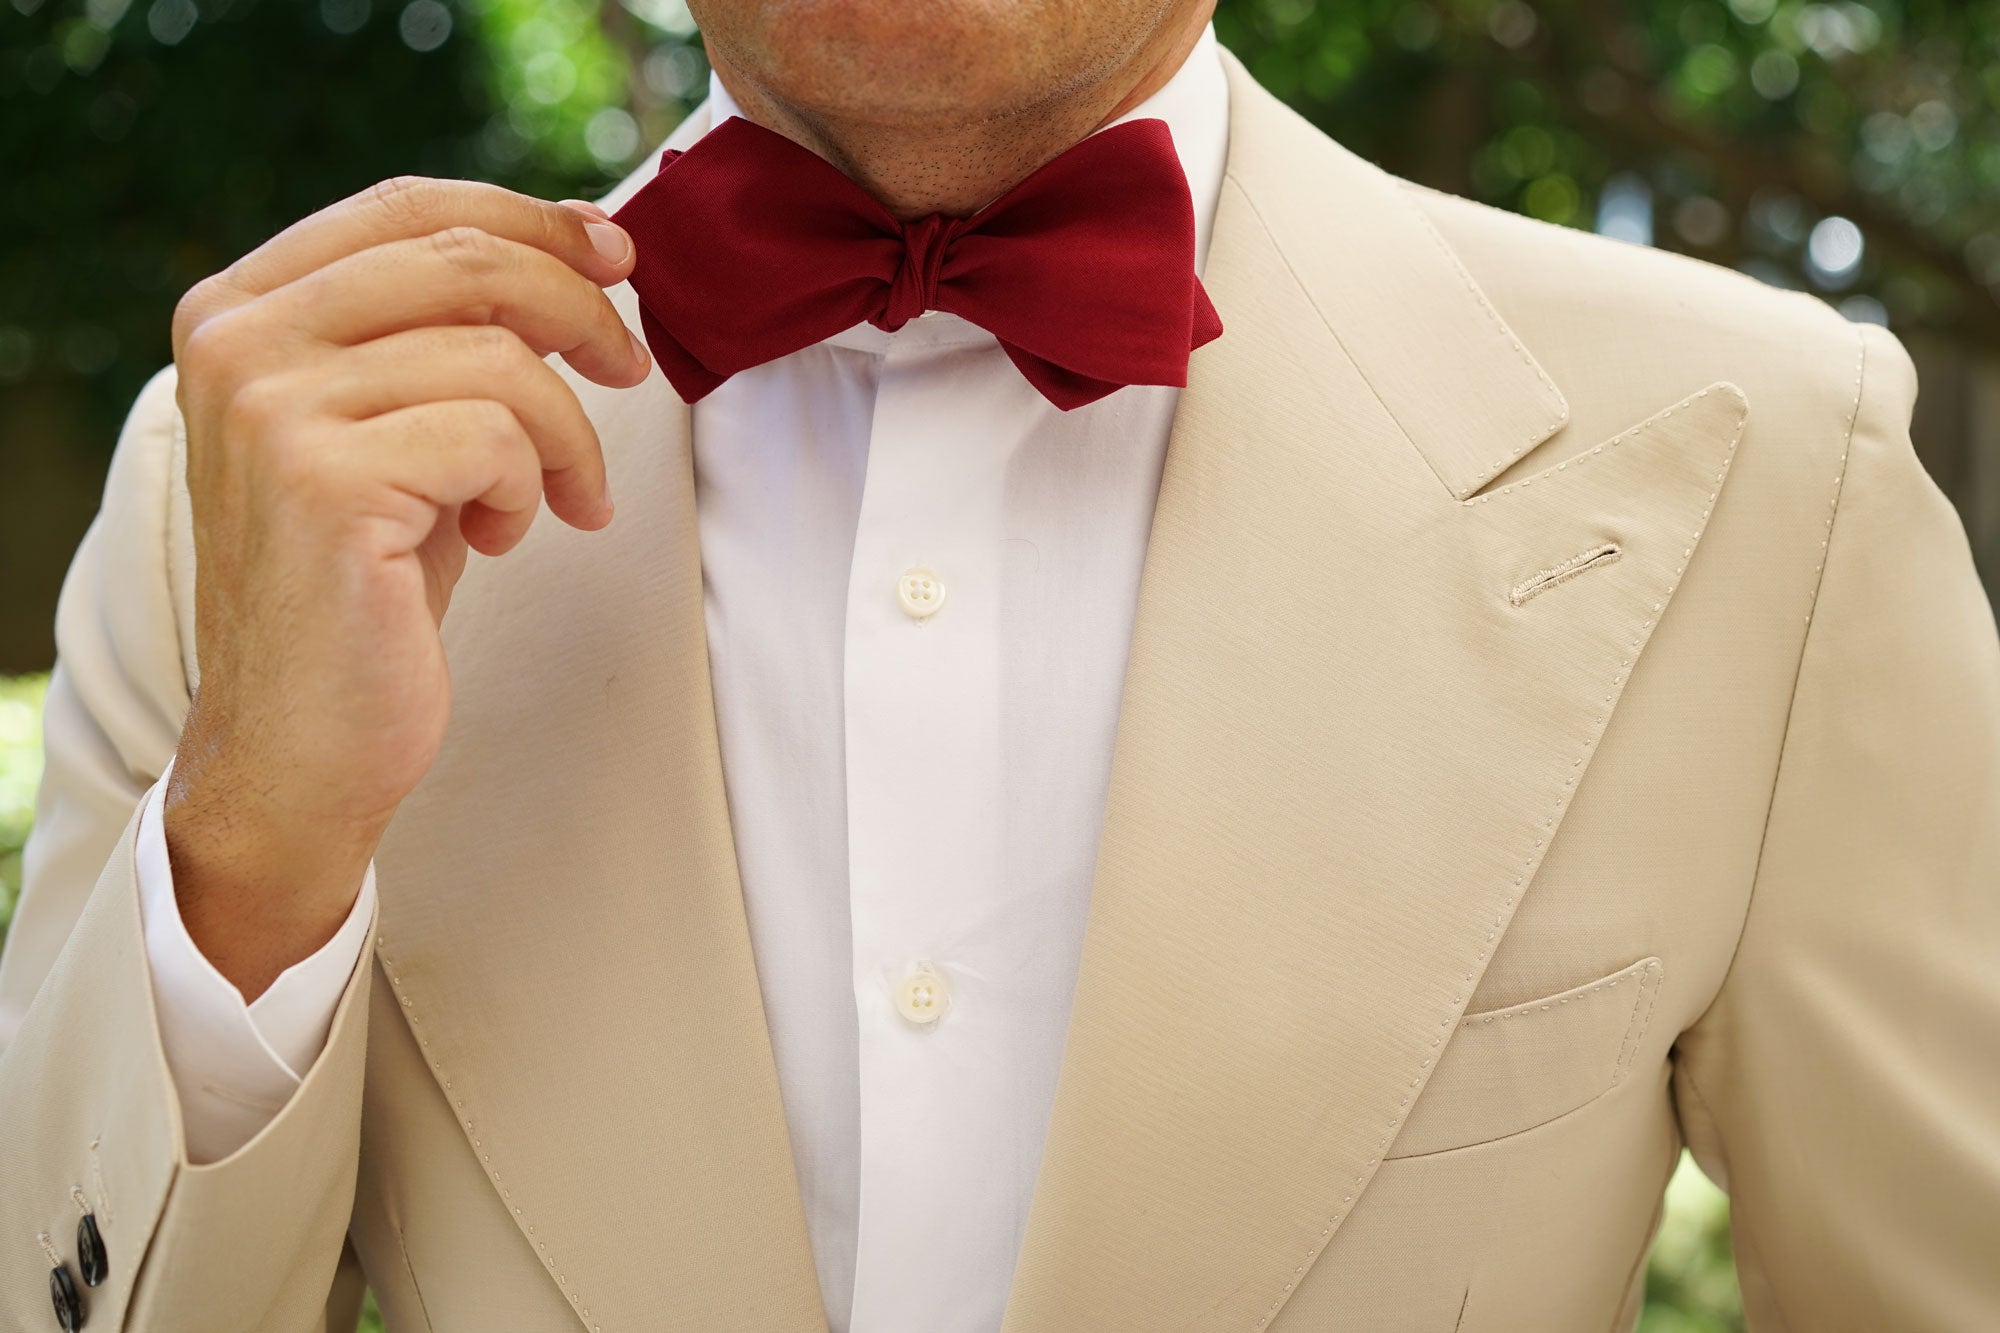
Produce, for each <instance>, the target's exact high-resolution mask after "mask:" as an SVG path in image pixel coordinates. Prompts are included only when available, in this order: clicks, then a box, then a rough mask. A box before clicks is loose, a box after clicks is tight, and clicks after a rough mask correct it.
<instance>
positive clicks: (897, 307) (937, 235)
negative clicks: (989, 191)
mask: <svg viewBox="0 0 2000 1333" xmlns="http://www.w3.org/2000/svg"><path fill="white" fill-rule="evenodd" d="M954 221H955V219H952V218H947V217H944V216H943V215H942V214H938V213H933V214H931V215H930V216H929V217H927V218H919V219H917V220H916V221H915V222H906V223H904V224H903V262H902V263H901V264H900V265H898V266H897V269H896V276H895V278H894V279H893V280H892V281H891V282H890V284H889V299H888V301H887V302H886V303H884V305H883V307H882V313H881V314H879V315H876V316H875V317H874V318H873V319H871V320H870V321H869V322H870V323H872V324H873V325H875V327H876V328H878V329H881V330H883V331H884V332H885V333H894V332H895V331H896V330H897V329H900V328H902V327H903V325H905V324H907V323H909V322H910V321H911V320H913V319H915V318H916V317H917V316H918V315H921V314H923V313H924V311H926V310H935V309H936V308H937V299H938V276H939V274H941V273H942V272H943V271H944V257H945V251H946V250H947V249H948V248H949V247H950V246H951V242H952V239H953V237H955V236H956V235H957V234H958V232H959V230H960V228H958V227H956V226H954V225H953V223H954Z"/></svg>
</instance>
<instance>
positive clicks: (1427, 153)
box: [1216, 0, 2000, 346]
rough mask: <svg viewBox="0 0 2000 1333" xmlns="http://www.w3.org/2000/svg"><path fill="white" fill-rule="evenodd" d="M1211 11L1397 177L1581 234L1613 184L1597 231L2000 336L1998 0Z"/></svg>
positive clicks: (1294, 93) (1240, 4)
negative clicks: (1826, 226)
mask: <svg viewBox="0 0 2000 1333" xmlns="http://www.w3.org/2000/svg"><path fill="white" fill-rule="evenodd" d="M1216 26H1217V31H1218V33H1219V35H1220V36H1221V37H1222V39H1223V42H1224V44H1225V45H1227V46H1229V47H1231V48H1232V49H1233V50H1235V51H1236V52H1237V53H1238V54H1239V55H1241V56H1243V57H1244V59H1245V61H1246V63H1247V64H1248V65H1249V67H1250V69H1251V71H1252V72H1253V73H1254V74H1255V75H1256V76H1257V78H1258V79H1259V81H1260V82H1262V83H1264V84H1265V85H1266V86H1267V87H1270V88H1271V89H1272V90H1273V91H1275V92H1277V93H1278V94H1279V95H1280V96H1282V97H1284V98H1286V99H1287V100H1288V101H1290V102H1291V103H1292V104H1293V105H1294V106H1296V107H1298V108H1299V109H1300V110H1302V111H1303V112H1305V113H1306V114H1307V115H1308V116H1309V117H1310V118H1311V119H1313V120H1314V121H1315V122H1316V123H1318V124H1320V125H1321V126H1322V127H1324V128H1326V129H1327V130H1328V131H1329V132H1330V133H1332V134H1333V135H1334V136H1335V137H1336V138H1338V139H1340V140H1341V141H1342V142H1344V143H1346V144H1348V145H1349V146H1350V147H1353V148H1355V149H1356V150H1357V151H1359V152H1361V153H1363V154H1364V155H1366V156H1368V157H1370V158H1372V159H1374V160H1376V161H1378V162H1380V163H1382V164H1383V165H1384V166H1386V167H1388V168H1389V169H1390V170H1391V171H1394V172H1396V173H1398V174H1400V175H1405V176H1409V177H1411V178H1412V179H1416V180H1420V181H1423V182H1424V183H1426V184H1430V185H1435V186H1437V187H1439V188H1441V189H1446V190H1450V191H1452V192H1454V193H1460V194H1467V195H1471V196H1473V197H1475V198H1479V199H1483V200H1486V201H1488V202H1491V203H1494V204H1498V205H1500V206H1502V207H1506V208H1511V209H1515V210H1517V211H1520V212H1525V213H1529V214H1532V215H1534V216H1536V217H1540V218H1543V219H1545V220H1547V221H1551V222H1558V223H1565V224H1569V225H1577V226H1592V225H1597V224H1599V223H1600V222H1601V221H1602V217H1603V207H1604V205H1605V203H1606V202H1607V201H1609V202H1610V204H1611V206H1612V214H1613V219H1614V220H1619V219H1623V220H1624V223H1623V224H1622V225H1623V227H1624V228H1625V229H1621V227H1606V228H1604V229H1605V230H1610V231H1613V232H1614V233H1616V234H1624V235H1628V237H1629V238H1630V239H1650V240H1653V241H1655V242H1657V243H1659V244H1662V245H1667V246H1671V247H1673V248H1676V249H1681V250H1686V251H1688V252H1691V253H1694V254H1697V255H1700V256H1701V257H1703V258H1706V259H1711V260H1714V261H1716V262H1719V263H1725V264H1730V265H1733V266H1735V267H1738V268H1741V269H1744V270H1746V271H1748V272H1751V273H1754V274H1756V275H1757V276H1759V277H1761V278H1763V279H1765V280H1766V281H1770V282H1775V283H1780V284H1783V285H1787V286H1793V287H1801V288H1806V289H1808V290H1816V291H1820V292H1821V293H1823V294H1825V295H1827V296H1828V297H1829V299H1833V300H1836V301H1838V302H1840V303H1842V304H1843V308H1844V309H1846V310H1847V312H1848V313H1849V314H1850V315H1851V316H1853V317H1856V318H1865V319H1875V320H1878V321H1883V320H1886V321H1889V322H1893V323H1894V324H1896V325H1897V326H1898V327H1899V328H1904V329H1907V328H1910V327H1914V326H1922V327H1927V328H1933V329H1938V330H1941V331H1944V332H1946V333H1949V334H1951V335H1953V336H1955V337H1957V338H1959V339H1961V340H1968V341H1977V342H1982V343H1985V344H1988V345H1991V346H2000V303H1996V295H2000V3H1995V2H1994V0H1978V2H1977V3H1947V2H1946V0H1833V2H1831V3H1819V2H1816V0H1727V3H1725V2H1724V0H1539V2H1538V3H1535V4H1529V3H1526V2H1525V0H1339V2H1338V3H1334V2H1333V0H1325V2H1324V3H1317V4H1315V3H1313V0H1223V3H1222V6H1221V9H1220V10H1219V12H1218V14H1217V17H1216ZM1640 219H1643V222H1644V226H1643V228H1639V226H1638V220H1640ZM1829 219H1840V220H1841V221H1840V222H1839V224H1838V225H1836V226H1835V227H1834V228H1833V229H1832V230H1831V231H1818V232H1817V239H1818V241H1819V245H1818V246H1815V244H1814V241H1815V239H1816V237H1815V233H1816V229H1818V228H1819V227H1820V226H1821V224H1822V223H1825V222H1827V221H1828V220H1829ZM1854 242H1859V244H1858V245H1856V244H1853V243H1854ZM1827 255H1832V256H1835V257H1840V258H1849V257H1851V258H1852V260H1853V262H1851V263H1849V264H1847V265H1846V266H1844V267H1839V268H1827V267H1825V266H1824V265H1821V264H1816V263H1815V262H1814V260H1815V258H1816V257H1825V256H1827Z"/></svg>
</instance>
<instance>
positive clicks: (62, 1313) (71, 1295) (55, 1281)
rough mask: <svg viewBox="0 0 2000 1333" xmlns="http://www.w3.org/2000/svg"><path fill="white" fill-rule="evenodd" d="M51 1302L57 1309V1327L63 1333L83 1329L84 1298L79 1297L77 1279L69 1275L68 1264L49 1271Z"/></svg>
mask: <svg viewBox="0 0 2000 1333" xmlns="http://www.w3.org/2000/svg"><path fill="white" fill-rule="evenodd" d="M49 1300H50V1301H51V1302H53V1303H54V1305H55V1307H56V1326H57V1327H59V1328H61V1329H62V1331H63V1333H76V1330H78V1329H80V1328H82V1327H83V1297H81V1296H79V1295H77V1292H76V1279H75V1278H73V1277H71V1276H70V1275H69V1265H68V1264H58V1265H56V1266H55V1267H54V1268H52V1269H50V1270H49Z"/></svg>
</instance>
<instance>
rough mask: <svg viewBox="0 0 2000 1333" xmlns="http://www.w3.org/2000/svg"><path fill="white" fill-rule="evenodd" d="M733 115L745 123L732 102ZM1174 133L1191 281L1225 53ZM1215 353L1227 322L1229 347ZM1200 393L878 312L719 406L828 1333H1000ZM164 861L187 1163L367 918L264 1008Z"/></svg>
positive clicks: (742, 820) (308, 1043) (723, 680)
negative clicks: (1046, 376)
mask: <svg viewBox="0 0 2000 1333" xmlns="http://www.w3.org/2000/svg"><path fill="white" fill-rule="evenodd" d="M709 94H710V99H711V103H710V104H711V107H712V109H713V112H714V120H715V123H720V122H721V120H722V119H723V118H725V117H727V116H730V115H735V114H739V113H738V110H737V107H736V105H735V103H734V102H733V101H732V100H731V99H730V97H729V95H728V93H727V91H726V90H725V89H724V88H723V87H722V85H721V82H720V81H719V80H716V79H714V78H713V77H711V80H710V84H709ZM1148 116H1152V117H1159V118H1161V119H1163V120H1165V121H1166V122H1167V124H1168V126H1169V128H1170V129H1171V130H1172V133H1173V137H1174V144H1175V147H1176V149H1177V150H1178V152H1179V155H1180V158H1181V163H1182V166H1183V168H1184V169H1185V171H1186V173H1187V177H1188V182H1189V186H1190V189H1191V190H1192V193H1193V197H1194V206H1195V223H1196V264H1197V267H1198V268H1199V266H1200V264H1201V262H1202V260H1203V258H1204V257H1205V256H1206V254H1207V249H1208V234H1209V227H1210V223H1211V221H1212V219H1213V216H1214V212H1215V205H1216V199H1217V196H1218V194H1219V192H1220V190H1221V184H1222V172H1223V158H1224V152H1225V148H1226V144H1227V134H1228V126H1227V120H1228V90H1227V87H1226V84H1225V81H1224V75H1223V71H1222V66H1221V63H1220V59H1219V56H1218V53H1217V48H1216V43H1215V37H1214V33H1213V30H1210V31H1208V32H1205V33H1204V34H1203V36H1202V38H1201V41H1200V43H1199V44H1198V45H1197V46H1196V47H1195V49H1194V50H1193V52H1192V53H1191V54H1190V55H1189V57H1188V59H1187V61H1186V62H1185V63H1184V64H1183V65H1182V67H1181V68H1180V69H1179V70H1178V71H1177V72H1176V73H1175V75H1174V76H1173V78H1172V79H1171V80H1170V81H1169V82H1168V83H1167V84H1166V85H1165V86H1164V87H1162V88H1161V89H1160V90H1159V91H1158V92H1157V93H1155V94H1154V95H1153V96H1152V97H1150V98H1148V99H1147V100H1146V101H1145V102H1143V103H1141V104H1140V105H1139V106H1137V107H1135V108H1134V109H1133V110H1132V111H1131V112H1130V113H1129V114H1128V115H1127V116H1125V117H1122V118H1121V119H1133V118H1138V117H1148ZM1225 336H1226V335H1225ZM1178 398H1179V391H1178V390H1177V389H1173V388H1167V387H1154V386H1134V387H1131V388H1126V389H1123V390H1120V391H1118V392H1116V393H1114V394H1111V395H1110V396H1109V397H1107V398H1104V399H1102V400H1100V401H1099V402H1096V403H1093V404H1091V405H1089V406H1087V407H1083V408H1079V409H1077V410H1075V411H1072V412H1067V413H1065V412H1060V411H1058V410H1057V409H1056V408H1054V407H1053V406H1051V405H1050V404H1049V403H1048V402H1047V401H1046V400H1045V399H1043V398H1042V396H1041V395H1040V394H1039V393H1037V392H1036V391H1035V390H1034V389H1033V388H1032V387H1031V386H1030V385H1029V384H1028V383H1027V381H1026V380H1024V379H1023V378H1022V377H1021V374H1020V372H1019V371H1018V370H1016V369H1015V368H1014V365H1013V363H1012V362H1011V361H1009V360H1008V358H1007V356H1006V354H1005V353H1004V352H1003V351H1002V350H1001V348H1000V346H999V344H998V343H997V342H996V341H995V340H994V338H993V337H992V335H991V334H988V333H986V332H985V331H984V330H982V329H980V328H978V327H977V326H976V325H973V324H970V323H968V322H966V321H965V320H963V319H960V318H959V317H957V316H955V315H950V314H945V313H942V312H935V311H934V312H930V313H927V314H925V315H923V316H920V317H919V318H917V319H914V320H912V321H910V322H909V323H908V324H906V325H904V326H903V327H902V328H901V329H899V330H898V331H897V332H895V333H884V332H882V331H881V330H880V329H877V328H875V327H874V326H872V325H868V324H859V325H856V326H855V327H853V328H851V329H848V330H847V331H845V332H843V333H840V334H836V335H835V336H833V337H831V338H828V339H826V340H825V341H824V342H821V343H817V344H815V345H813V346H810V347H807V348H804V349H802V350H800V351H798V352H795V353H793V354H792V355H790V356H786V357H783V358H780V359H778V360H776V361H772V362H769V363H767V364H765V365H762V366H758V367H755V368H753V369H751V370H747V371H744V372H742V373H741V374H738V375H736V376H735V377H734V378H732V379H730V380H729V381H728V382H727V383H725V384H724V385H722V386H721V387H720V388H719V389H717V390H716V391H715V392H714V393H712V394H711V395H709V396H708V397H707V398H704V399H703V400H702V401H701V402H700V403H698V404H696V406H695V408H694V414H693V432H694V434H693V446H694V465H695V479H696V505H697V516H698V523H699V529H700V532H699V537H700V546H701V560H702V571H703V585H704V594H705V597H704V600H705V621H706V628H707V634H708V650H709V657H710V663H711V666H712V674H713V681H714V692H715V706H716V717H717V724H718V727H719V730H720V741H721V751H722V765H723V776H724V781H725V784H726V788H727V793H728V800H729V812H730V819H731V824H732V827H733V829H734V833H735V838H736V851H737V860H738V864H739V868H740V871H741V876H742V885H743V893H744V899H745V904H746V910H747V913H748V918H749V925H750V935H751V942H752V947H753V949H754V952H755V956H756V962H757V972H758V977H759V980H760V983H761V986H762V991H763V998H764V1005H765V1012H766V1017H767V1019H768V1022H769V1026H770V1033H771V1041H772V1046H773V1049H774V1052H775V1056H776V1061H777V1070H778V1080H779V1085H780V1091H781V1093H782V1096H783V1101H784V1106H785V1114H786V1119H787V1122H788V1125H789V1128H790V1133H791V1141H792V1147H793V1153H794V1157H795V1163H796V1167H797V1172H798V1180H799V1186H800V1190H801V1193H802V1196H803V1200H804V1204H805V1215H806V1222H807V1226H808V1230H809V1233H810V1239H811V1243H812V1249H813V1254H814V1257H815V1259H816V1261H817V1264H818V1270H819V1279H820V1287H821V1291H822V1294H823V1296H824V1298H825V1301H826V1309H827V1317H828V1323H829V1325H830V1326H831V1328H832V1330H833V1333H843V1331H844V1330H849V1329H852V1330H855V1333H904V1331H907V1330H919V1329H921V1330H924V1331H925V1333H960V1331H962V1333H993V1330H996V1329H997V1328H998V1327H999V1325H1000V1317H1001V1311H1002V1309H1003V1307H1004V1305H1005V1302H1006V1297H1007V1291H1008V1287H1009V1283H1010V1281H1011V1279H1012V1275H1013V1269H1014V1263H1015V1258H1016V1255H1017V1252H1018V1249H1019V1245H1020V1240H1021V1234H1022V1231H1023V1228H1024V1227H1025V1225H1026V1222H1027V1213H1028V1203H1029V1199H1030V1197H1031V1195H1032V1193H1033V1190H1034V1184H1035V1177H1036V1173H1037V1170H1038V1168H1039V1165H1040V1161H1041V1153H1042V1145H1043V1139H1044V1135H1045V1132H1046V1129H1047V1123H1048V1117H1049V1111H1050V1108H1051V1106H1052V1105H1053V1101H1054V1096H1055V1085H1056V1074H1057V1070H1058V1068H1059V1066H1060V1064H1061V1060H1062V1050H1063V1044H1064V1039H1065V1036H1066V1033H1067V1027H1068V1021H1069V1012H1070V999H1071V991H1072V989H1073V987H1074V984H1075V981H1076V974H1077V966H1078V960H1079V958H1080V956H1081V951H1082V945H1083V927H1084V920H1085V916H1086V913H1087V911H1088V908H1089V900H1090V888H1091V880H1092V873H1093V868H1094V865H1095V861H1096V855H1097V844H1098V833H1099V826H1100V824H1101V821H1102V816H1103V812H1104V803H1105V796H1106V792H1107V789H1108V784H1109V779H1110V767H1111V752H1112V741H1113V736H1114V732H1115V729H1116V723H1117V717H1118V706H1119V698H1120V694H1121V690H1122V686H1123V682H1124V674H1125V664H1126V656H1127V651H1128V647H1129V644H1130V639H1131V632H1132V619H1133V613H1134V609H1135V607H1136V604H1137V599H1138V586H1139V576H1140V569H1141V566H1142V564H1143V561H1144V555H1145V549H1146V539H1147V534H1148V531H1149V529H1150V526H1151V522H1152V513H1153V505H1154V501H1155V498H1156V495H1157V492H1158V486H1159V478H1160V469H1161V464H1162V461H1163V459H1164V456H1165V453H1166V444H1167V434H1168V429H1169V427H1170V425H1171V422H1172V418H1173V414H1174V408H1175V404H1176V402H1177V401H1178ZM165 783H166V778H165V777H163V778H162V779H161V780H160V782H159V783H158V784H156V786H155V787H154V789H153V790H152V791H151V792H150V793H148V795H147V798H146V808H145V811H144V813H143V814H142V816H141V821H140V827H139V835H138V845H137V855H138V863H139V864H138V874H139V883H140V893H141V905H142V912H143V915H144V920H145V928H146V944H147V954H148V957H149V959H150V961H151V966H152V969H153V980H154V988H155V992H156V994H157V996H158V1002H159V1012H160V1020H161V1026H162V1035H163V1038H164V1041H165V1045H166V1050H167V1056H168V1060H169V1063H170V1065H171V1066H172V1068H173V1071H174V1075H175V1081H176V1085H177V1087H178V1090H179V1093H180V1098H181V1102H182V1106H183V1111H184V1118H185V1121H186V1127H187V1134H188V1142H189V1147H190V1152H191V1153H193V1154H194V1155H195V1156H196V1159H197V1160H215V1159H217V1158H220V1157H222V1156H225V1155H227V1154H228V1153H229V1152H231V1151H233V1150H234V1149H235V1148H237V1147H238V1146H240V1145H241V1144H243V1143H245V1142H247V1141H248V1140H249V1138H250V1137H251V1136H252V1135H254V1134H255V1133H256V1132H257V1130H258V1129H259V1128H261V1127H262V1125H264V1124H265V1123H268V1121H269V1119H270V1118H271V1117H272V1116H273V1115H275V1114H276V1112H277V1111H278V1110H279V1109H281V1108H282V1106H283V1104H284V1102H285V1099H286V1098H287V1097H288V1096H289V1095H290V1092H291V1090H292V1089H294V1088H296V1086H297V1084H298V1082H299V1078H300V1076H301V1075H302V1074H303V1073H304V1071H305V1070H306V1069H307V1067H309V1066H310V1064H311V1062H312V1060H313V1059H314V1058H315V1056H316V1055H317V1053H318V1051H319V1050H320V1048H321V1046H322V1045H323V1044H324V1042H325V1039H326V1033H327V1030H328V1028H329V1026H330V1024H331V1018H332V1012H333V1008H334V1006H335V1004H336V1002H337V1001H338V998H339V995H340V993H341V990H342V988H343V987H344V985H345V983H346V980H347V978H348V976H349V974H350V973H351V971H352V969H353V967H354V965H355V963H356V961H357V959H358V958H359V957H360V954H361V951H362V950H363V948H365V946H366V930H367V922H368V920H369V918H370V916H371V913H372V910H373V900H374V893H375V886H374V869H373V867H372V866H371V867H370V869H369V872H368V875H367V878H366V880H365V882H364V884H363V886H362V890H361V894H360V897H359V898H358V899H357V901H356V903H355V907H354V911H353V913H352V914H351V915H350V917H349V919H348V921H347V923H346V924H345V925H344V926H343V927H342V929H341V931H340V933H339V934H338V935H337V936H336V937H335V938H334V939H333V940H332V941H331V942H330V943H328V944H327V945H326V946H325V947H324V948H323V949H321V950H320V951H319V952H318V953H316V954H314V955H313V956H312V957H310V958H308V959H306V960H305V961H303V962H301V963H299V964H297V965H295V966H294V967H292V968H291V969H289V970H288V971H287V972H286V973H285V974H284V975H283V976H281V977H280V978H279V979H278V981H277V982H276V983H275V984H274V985H273V986H272V987H271V988H270V990H268V991H266V992H265V993H264V994H263V995H261V996H259V997H258V999H257V1001H256V1002H255V1003H254V1004H251V1005H248V1006H246V1005H245V1004H244V1003H243V1000H242V997H241V996H240V995H239V994H238V993H237V991H236V990H235V988H234V987H232V986H231V985H230V984H229V983H228V981H227V980H225V979H224V978H223V977H222V976H221V974H220V973H218V972H216V970H215V969H214V968H213V967H212V966H211V965H209V963H208V961H207V960H206V959H204V958H203V957H202V956H201V955H200V953H199V951H198V950H197V949H196V948H195V946H194V944H193V942H192V941H191V940H190V939H189V937H188V935H187V931H186V929H185V927H184V926H183V925H182V923H181V920H180V917H179V914H178V911H177V909H176V906H175V899H174V891H173V883H172V875H171V871H170V868H169V865H168V858H167V851H166V846H165V840H164V838H163V837H162V835H161V832H160V815H159V810H160V801H161V793H162V790H163V789H164V786H165Z"/></svg>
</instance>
